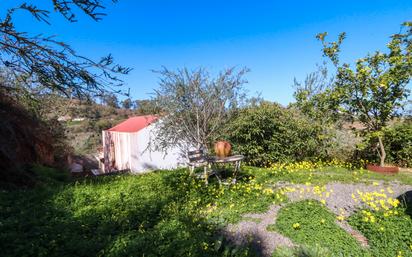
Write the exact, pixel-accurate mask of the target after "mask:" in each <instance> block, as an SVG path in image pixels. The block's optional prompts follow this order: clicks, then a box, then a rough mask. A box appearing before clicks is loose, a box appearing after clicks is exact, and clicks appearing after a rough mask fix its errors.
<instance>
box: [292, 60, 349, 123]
mask: <svg viewBox="0 0 412 257" xmlns="http://www.w3.org/2000/svg"><path fill="white" fill-rule="evenodd" d="M333 82H334V78H333V77H332V78H329V75H328V69H327V67H326V64H324V65H322V66H318V69H317V70H316V71H314V72H311V73H310V74H308V75H307V76H306V78H305V81H304V82H303V83H302V82H299V81H297V80H296V79H295V80H294V88H295V92H294V94H293V95H294V97H295V100H296V103H294V104H292V106H295V107H297V108H298V109H299V110H300V111H302V112H303V113H304V114H305V115H307V116H308V117H310V118H312V119H314V120H316V121H319V122H320V123H321V124H323V125H329V124H333V123H335V122H336V121H337V120H338V119H339V117H340V116H341V115H340V114H339V112H338V106H339V103H340V99H339V95H338V94H336V92H335V90H334V87H333V86H334V84H333Z"/></svg>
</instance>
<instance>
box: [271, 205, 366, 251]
mask: <svg viewBox="0 0 412 257" xmlns="http://www.w3.org/2000/svg"><path fill="white" fill-rule="evenodd" d="M335 220H336V217H335V215H334V214H332V213H331V212H329V211H328V210H327V209H326V208H325V207H324V206H323V205H322V204H320V203H319V202H317V201H312V200H305V201H301V202H296V203H291V204H288V205H286V206H285V207H283V208H282V209H281V210H280V211H279V213H278V216H277V220H276V226H275V228H276V230H277V231H279V232H280V233H281V234H283V235H285V236H287V237H289V238H291V239H292V240H293V242H295V243H298V244H302V245H307V246H310V247H319V246H320V247H322V248H324V249H326V250H327V251H330V252H331V253H332V254H333V255H336V256H368V254H367V251H366V250H364V249H362V247H361V246H360V245H359V243H358V242H357V241H356V240H355V239H354V238H353V237H352V236H351V235H350V234H348V233H347V232H346V231H344V230H343V229H342V228H340V227H339V226H338V225H337V224H336V223H335ZM269 229H273V227H272V228H269Z"/></svg>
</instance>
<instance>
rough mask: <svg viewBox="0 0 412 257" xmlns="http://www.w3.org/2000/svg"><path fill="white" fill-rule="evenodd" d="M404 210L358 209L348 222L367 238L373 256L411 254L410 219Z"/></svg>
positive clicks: (411, 226) (399, 208) (411, 222)
mask: <svg viewBox="0 0 412 257" xmlns="http://www.w3.org/2000/svg"><path fill="white" fill-rule="evenodd" d="M405 211H406V210H405V209H404V208H403V207H398V208H395V209H393V210H392V209H391V210H389V211H385V210H380V211H370V210H359V211H358V212H357V213H355V214H354V215H352V216H351V217H350V218H349V224H351V225H352V226H353V227H354V228H356V229H357V230H359V231H360V232H361V233H362V234H363V235H364V236H366V238H368V241H369V245H370V251H371V253H372V255H373V256H376V257H380V256H382V257H384V256H412V219H411V217H410V216H409V215H408V214H407V213H406V212H405Z"/></svg>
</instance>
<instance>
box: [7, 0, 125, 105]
mask: <svg viewBox="0 0 412 257" xmlns="http://www.w3.org/2000/svg"><path fill="white" fill-rule="evenodd" d="M31 2H34V1H23V2H22V3H21V4H20V5H16V6H15V7H13V8H10V9H8V10H6V12H5V15H4V17H0V66H2V67H3V68H7V69H9V70H10V71H11V72H12V74H13V76H14V78H15V79H16V81H17V82H18V83H17V84H19V85H20V86H24V87H23V88H19V90H25V91H26V92H27V94H29V95H30V96H35V95H36V94H44V93H50V92H57V93H59V94H62V95H65V96H77V97H89V96H94V95H101V94H102V93H104V92H106V91H113V90H115V88H116V87H117V86H120V85H122V81H121V80H120V78H119V77H117V74H127V73H128V72H129V71H130V69H129V68H125V67H122V66H120V65H117V64H115V63H114V62H113V57H112V56H111V55H108V56H106V57H103V58H102V59H101V60H99V61H93V60H91V59H89V58H87V57H84V56H81V55H79V54H77V53H76V52H75V51H74V50H73V49H72V48H71V47H70V46H69V45H67V44H66V43H64V42H61V41H58V40H57V39H56V38H55V37H51V36H50V37H48V36H44V35H42V34H40V35H30V34H28V33H27V32H24V31H18V30H17V29H16V27H15V24H14V17H15V15H16V13H18V12H27V13H28V14H29V15H31V16H32V17H34V18H35V19H36V20H37V21H38V22H44V23H47V24H50V23H51V20H50V17H49V14H50V11H49V10H47V9H42V8H38V7H37V6H36V5H35V4H34V3H31ZM49 2H50V3H52V4H53V10H54V11H55V12H58V13H60V14H62V15H63V16H64V17H65V18H66V19H67V20H68V21H69V22H76V14H75V13H76V11H77V10H81V11H83V12H84V13H85V14H86V15H88V16H89V17H91V18H92V19H93V20H95V21H99V20H100V19H101V18H102V16H103V15H104V14H103V13H101V10H102V9H103V8H104V7H103V3H102V2H103V1H101V0H81V1H80V0H51V1H49ZM113 2H116V1H115V0H113ZM0 87H1V88H2V89H4V90H5V91H14V90H17V89H18V88H17V87H15V86H8V85H4V84H1V85H0Z"/></svg>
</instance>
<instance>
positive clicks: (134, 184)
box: [0, 167, 412, 256]
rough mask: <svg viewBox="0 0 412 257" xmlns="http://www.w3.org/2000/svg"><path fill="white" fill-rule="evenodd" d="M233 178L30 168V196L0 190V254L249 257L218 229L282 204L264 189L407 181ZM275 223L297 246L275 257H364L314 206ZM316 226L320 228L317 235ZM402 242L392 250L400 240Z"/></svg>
mask: <svg viewBox="0 0 412 257" xmlns="http://www.w3.org/2000/svg"><path fill="white" fill-rule="evenodd" d="M243 170H244V172H243V173H242V175H243V176H242V178H241V179H239V181H238V183H237V184H236V185H230V186H229V185H225V186H219V185H218V183H217V182H216V180H215V179H214V178H211V179H210V183H209V185H208V186H206V185H205V184H204V183H203V181H201V180H199V179H195V178H193V177H189V176H188V175H187V171H186V170H174V171H158V172H153V173H149V174H145V175H141V176H132V175H119V176H104V177H96V178H88V179H80V180H77V181H72V180H71V179H70V178H69V177H68V176H67V174H66V173H64V172H59V171H56V170H53V169H49V168H44V167H34V168H33V169H32V170H31V171H30V172H29V173H30V178H32V179H33V180H34V181H35V182H36V183H34V185H35V187H34V188H32V189H27V188H26V189H19V190H15V189H14V190H9V191H6V190H2V191H0V249H2V253H1V255H4V256H143V255H144V256H253V255H254V254H255V252H254V251H253V250H252V248H251V247H250V245H242V246H233V245H231V244H230V243H229V242H228V241H227V240H226V239H225V238H223V237H222V236H221V233H220V231H221V228H222V226H225V225H227V224H228V223H236V222H238V221H240V220H242V219H246V220H247V218H244V217H243V214H245V213H258V212H265V211H267V210H268V208H269V206H270V205H271V204H273V203H280V202H284V201H287V199H285V197H284V196H280V197H279V195H277V192H276V191H272V189H271V188H272V187H271V185H273V183H276V182H281V181H285V182H294V183H305V182H307V181H308V180H310V181H311V182H312V183H313V184H326V183H329V182H332V181H340V182H345V183H352V182H357V181H369V180H371V179H372V180H377V179H383V180H387V181H389V180H391V179H397V180H401V181H402V182H404V183H410V182H411V180H412V179H411V176H408V175H396V176H386V177H385V176H382V175H379V174H371V173H368V172H363V173H357V174H355V173H354V172H352V171H348V170H346V169H343V168H322V169H319V170H315V171H310V172H309V171H304V170H300V171H295V172H285V171H276V172H275V171H274V170H273V169H261V168H253V167H245V168H244V169H243ZM308 174H312V176H308ZM356 179H357V180H356ZM278 217H279V221H278V223H276V228H275V229H277V230H278V231H281V232H282V233H285V235H287V236H289V237H290V238H292V239H293V240H294V241H295V242H297V243H298V244H301V245H303V247H297V248H296V249H289V250H284V251H283V253H285V254H286V252H287V251H289V253H290V254H291V255H290V256H294V255H295V256H322V254H326V253H331V254H332V255H331V256H334V255H335V254H336V253H337V252H340V251H342V252H343V253H344V256H349V255H350V254H352V253H356V254H363V253H364V251H363V250H362V249H360V248H359V245H358V244H357V243H356V242H354V241H353V240H354V239H353V238H351V237H350V236H349V235H348V234H346V232H344V231H342V230H341V229H339V228H338V227H336V225H334V223H333V222H334V219H335V218H334V216H333V215H332V214H331V213H329V212H328V211H327V210H325V209H324V208H323V207H322V206H319V205H318V204H317V203H313V204H310V205H309V204H308V202H304V204H303V203H299V204H291V205H288V207H286V208H283V209H282V210H281V211H280V213H279V216H278ZM320 217H323V218H324V219H325V224H323V225H322V226H320V224H319V218H320ZM352 220H353V221H354V222H355V221H356V219H355V218H352ZM256 222H258V220H256ZM297 222H299V223H300V224H301V225H302V227H301V229H299V230H295V229H293V228H292V227H291V225H293V224H294V223H297ZM408 222H409V221H408ZM408 222H406V221H404V220H393V222H392V223H388V225H387V226H388V230H389V228H393V229H394V230H396V231H397V230H399V231H404V230H401V229H400V228H406V229H409V228H411V225H410V223H408ZM282 224H283V225H282ZM354 224H356V222H355V223H354ZM272 229H273V227H272ZM363 229H364V228H362V227H359V230H361V231H365V234H366V235H367V237H368V239H369V240H370V242H371V246H372V248H371V249H372V252H375V251H381V249H382V247H383V246H382V244H381V243H379V240H380V239H379V235H380V234H376V231H375V230H369V229H366V228H365V230H363ZM411 230H412V229H411ZM402 233H404V234H401V235H397V237H395V238H398V239H396V241H395V242H398V241H397V240H400V239H399V238H402V235H406V232H402ZM313 235H316V236H313ZM391 235H392V234H389V235H388V237H389V236H391ZM408 235H410V234H408ZM343 242H345V244H346V245H347V246H345V245H343ZM405 242H406V241H405ZM325 243H326V246H325ZM407 243H409V242H406V243H405V244H407ZM374 244H376V245H377V246H376V250H375V245H374ZM402 249H406V248H402ZM382 251H383V250H382ZM278 253H279V254H280V252H278ZM304 253H307V254H311V255H302V254H304ZM391 253H392V252H391ZM276 256H278V255H276ZM288 256H289V255H288ZM324 256H328V255H324Z"/></svg>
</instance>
